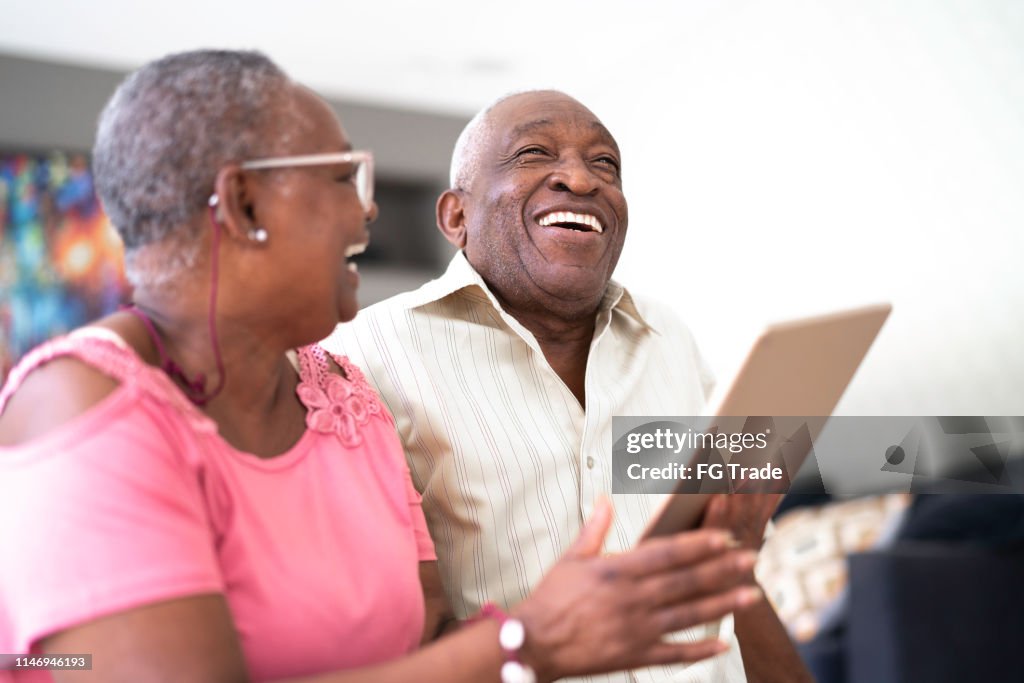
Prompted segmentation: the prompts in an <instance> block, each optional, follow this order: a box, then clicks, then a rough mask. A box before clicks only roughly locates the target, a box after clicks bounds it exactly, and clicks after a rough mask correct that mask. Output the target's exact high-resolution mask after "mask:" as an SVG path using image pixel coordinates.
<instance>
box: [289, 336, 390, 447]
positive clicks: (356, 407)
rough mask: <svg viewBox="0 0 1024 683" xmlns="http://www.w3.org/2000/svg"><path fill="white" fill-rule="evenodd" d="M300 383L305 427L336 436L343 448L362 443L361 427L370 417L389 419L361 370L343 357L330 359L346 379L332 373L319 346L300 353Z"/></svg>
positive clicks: (302, 350) (308, 347) (297, 391)
mask: <svg viewBox="0 0 1024 683" xmlns="http://www.w3.org/2000/svg"><path fill="white" fill-rule="evenodd" d="M299 358H300V359H301V360H304V361H312V362H303V363H300V365H301V371H300V377H301V382H300V383H299V386H298V389H296V393H297V394H298V396H299V400H300V401H302V403H303V405H305V406H306V408H308V409H309V412H308V413H306V426H307V427H309V428H310V429H313V430H315V431H318V432H322V433H325V434H336V435H337V436H338V438H339V439H340V440H341V443H342V445H344V446H346V447H347V448H355V447H356V446H359V445H360V444H362V442H363V435H362V432H361V431H360V430H361V428H362V427H363V426H364V425H366V423H367V422H369V421H370V418H371V417H374V416H379V417H382V418H384V419H385V420H388V419H389V418H388V413H387V411H385V410H384V408H383V406H382V405H381V403H380V398H379V397H378V396H377V393H376V392H375V391H374V390H373V389H371V388H370V385H369V384H368V383H367V382H366V378H365V377H364V376H363V373H362V371H360V370H359V368H357V367H356V366H355V365H353V364H352V363H351V362H349V360H348V358H346V357H344V356H333V355H332V358H334V360H335V362H336V363H337V364H338V365H339V366H341V368H342V370H344V371H345V377H342V376H341V375H338V374H337V373H335V372H332V371H331V369H330V366H329V365H328V362H327V353H326V352H325V351H324V350H323V349H322V348H321V347H319V346H316V345H314V346H307V347H305V348H304V349H301V350H300V351H299Z"/></svg>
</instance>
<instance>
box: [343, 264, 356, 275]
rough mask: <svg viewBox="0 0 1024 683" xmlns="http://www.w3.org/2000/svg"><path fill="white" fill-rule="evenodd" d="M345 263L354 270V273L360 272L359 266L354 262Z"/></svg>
mask: <svg viewBox="0 0 1024 683" xmlns="http://www.w3.org/2000/svg"><path fill="white" fill-rule="evenodd" d="M345 265H347V266H348V269H349V270H350V271H352V272H353V273H358V272H359V266H357V265H356V264H354V263H347V264H345Z"/></svg>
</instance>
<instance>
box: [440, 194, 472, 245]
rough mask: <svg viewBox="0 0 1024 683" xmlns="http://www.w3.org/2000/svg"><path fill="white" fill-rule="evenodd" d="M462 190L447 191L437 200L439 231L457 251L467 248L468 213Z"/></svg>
mask: <svg viewBox="0 0 1024 683" xmlns="http://www.w3.org/2000/svg"><path fill="white" fill-rule="evenodd" d="M462 200H463V195H462V190H445V191H444V192H443V193H441V196H440V197H438V198H437V229H438V230H440V231H441V234H442V235H444V237H445V239H446V240H448V241H449V242H451V243H452V244H453V245H455V248H456V249H464V248H465V247H466V211H465V207H464V205H463V202H462Z"/></svg>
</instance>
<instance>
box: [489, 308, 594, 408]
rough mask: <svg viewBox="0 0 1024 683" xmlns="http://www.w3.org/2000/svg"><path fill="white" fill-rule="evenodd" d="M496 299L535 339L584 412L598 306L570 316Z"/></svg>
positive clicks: (549, 363)
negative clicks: (588, 366)
mask: <svg viewBox="0 0 1024 683" xmlns="http://www.w3.org/2000/svg"><path fill="white" fill-rule="evenodd" d="M496 296H497V295H496ZM498 300H499V301H500V302H501V306H502V308H503V309H504V310H505V312H506V313H508V314H509V315H511V316H512V317H513V318H515V319H516V320H517V321H519V324H520V325H522V326H523V327H525V328H526V329H527V330H529V331H530V333H531V334H532V335H533V336H534V338H535V339H536V340H537V344H538V345H539V346H540V349H541V352H543V354H544V358H545V359H546V360H547V362H548V365H550V366H551V369H552V370H554V371H555V374H557V375H558V376H559V378H560V379H561V380H562V382H564V383H565V385H566V387H568V388H569V391H571V392H572V394H573V396H575V397H576V400H577V401H578V402H579V404H580V406H581V407H583V408H584V409H585V408H586V405H587V402H586V374H587V360H588V358H589V355H590V344H591V342H592V341H593V339H594V328H595V325H596V321H597V313H598V310H599V308H598V306H594V307H593V308H592V309H591V310H590V312H589V313H584V314H578V313H577V314H574V315H572V316H571V317H569V316H567V315H565V314H561V313H557V312H554V311H551V310H538V309H536V308H532V307H531V308H530V309H523V308H519V309H517V308H516V307H514V306H511V305H509V303H507V302H506V301H503V300H502V299H501V297H500V296H498Z"/></svg>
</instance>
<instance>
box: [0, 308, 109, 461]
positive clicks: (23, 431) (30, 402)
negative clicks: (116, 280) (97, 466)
mask: <svg viewBox="0 0 1024 683" xmlns="http://www.w3.org/2000/svg"><path fill="white" fill-rule="evenodd" d="M109 320H110V319H109V318H108V319H105V320H104V321H101V322H100V323H99V324H98V325H97V326H99V327H104V328H106V329H111V330H112V331H115V332H118V333H119V334H120V331H119V330H117V329H116V326H115V325H111V324H109V322H108V321H109ZM116 322H117V321H115V323H116ZM122 336H124V335H122ZM119 385H120V383H119V382H118V381H117V380H116V379H114V378H112V377H111V376H109V375H108V374H106V373H104V372H103V371H102V370H99V369H97V368H94V367H92V366H91V365H89V364H88V363H85V362H84V361H81V360H79V359H78V358H75V357H73V356H61V357H58V358H54V359H53V360H50V361H47V362H46V363H44V364H42V365H40V366H39V367H37V368H35V369H34V370H32V371H31V372H30V373H29V374H28V376H27V377H26V378H25V380H24V382H22V384H21V386H20V387H19V388H18V389H17V391H15V392H14V394H13V395H12V396H11V399H10V401H8V403H7V406H6V408H5V409H4V412H3V413H2V414H0V446H16V445H19V444H23V443H27V442H29V441H31V440H32V439H35V438H39V437H41V436H44V435H45V434H47V433H49V432H51V431H53V430H55V429H57V428H59V427H60V426H62V425H64V424H66V423H68V422H70V421H71V420H73V419H74V418H76V417H78V416H79V415H82V414H84V413H86V412H87V411H89V410H90V409H91V408H93V407H94V406H96V405H97V404H99V403H100V402H102V401H103V399H105V398H106V397H107V396H109V395H110V394H112V393H113V392H114V391H116V390H117V388H118V386H119Z"/></svg>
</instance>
